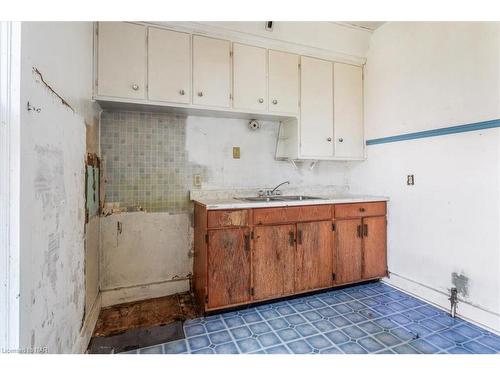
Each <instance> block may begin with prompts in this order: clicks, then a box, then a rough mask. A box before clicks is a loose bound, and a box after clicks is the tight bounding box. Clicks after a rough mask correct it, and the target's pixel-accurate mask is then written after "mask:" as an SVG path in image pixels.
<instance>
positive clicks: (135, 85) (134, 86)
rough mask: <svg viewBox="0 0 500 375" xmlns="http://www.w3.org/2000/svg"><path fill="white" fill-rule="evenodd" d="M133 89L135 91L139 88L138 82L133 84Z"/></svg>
mask: <svg viewBox="0 0 500 375" xmlns="http://www.w3.org/2000/svg"><path fill="white" fill-rule="evenodd" d="M132 90H134V91H137V90H139V85H138V84H137V83H134V84H133V85H132Z"/></svg>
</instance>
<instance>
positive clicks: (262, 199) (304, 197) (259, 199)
mask: <svg viewBox="0 0 500 375" xmlns="http://www.w3.org/2000/svg"><path fill="white" fill-rule="evenodd" d="M234 199H238V200H241V201H247V202H276V201H281V202H285V201H306V200H313V199H322V198H318V197H310V196H308V195H275V196H271V197H241V198H234Z"/></svg>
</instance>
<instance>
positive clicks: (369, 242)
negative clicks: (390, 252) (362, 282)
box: [363, 216, 387, 279]
mask: <svg viewBox="0 0 500 375" xmlns="http://www.w3.org/2000/svg"><path fill="white" fill-rule="evenodd" d="M386 249H387V219H386V218H385V216H376V217H365V218H364V219H363V278H364V279H371V278H376V277H384V276H387V254H386V252H387V251H386Z"/></svg>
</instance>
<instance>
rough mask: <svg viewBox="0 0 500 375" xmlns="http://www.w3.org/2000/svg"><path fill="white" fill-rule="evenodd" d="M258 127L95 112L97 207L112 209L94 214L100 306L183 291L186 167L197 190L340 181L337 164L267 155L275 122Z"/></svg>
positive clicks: (187, 265) (188, 213)
mask: <svg viewBox="0 0 500 375" xmlns="http://www.w3.org/2000/svg"><path fill="white" fill-rule="evenodd" d="M261 125H262V127H261V129H260V130H258V131H252V130H249V129H248V127H247V121H246V120H239V119H227V118H225V119H219V118H211V117H195V116H190V117H183V116H180V115H173V114H165V113H163V114H159V113H142V112H104V113H103V115H102V117H101V148H102V158H103V168H104V184H105V198H104V199H105V206H106V207H107V210H108V211H109V210H111V209H113V207H114V208H115V209H116V210H118V211H119V212H120V211H121V212H120V213H114V214H111V215H109V216H103V217H101V288H102V290H103V305H110V304H115V303H120V302H125V301H131V300H135V299H142V298H147V297H154V296H160V295H166V294H171V293H174V292H180V291H185V290H188V288H189V282H188V281H187V280H186V279H185V277H186V276H188V275H189V274H190V273H191V272H192V248H193V228H192V225H193V224H192V204H191V203H190V201H189V190H190V189H192V188H193V180H194V175H195V174H199V175H200V176H201V178H202V186H203V188H233V189H234V188H246V187H249V188H254V187H257V188H259V187H260V188H263V187H268V186H274V185H277V184H278V183H280V182H282V181H284V180H290V182H291V185H292V186H293V187H300V186H304V185H307V186H310V185H341V186H344V185H346V182H347V181H346V169H345V165H346V164H345V163H343V162H338V163H328V162H324V163H319V164H318V165H317V166H316V167H315V168H314V169H313V170H309V168H308V166H307V165H306V166H302V167H300V168H299V169H295V168H294V167H293V166H292V165H291V164H289V163H288V162H283V161H276V160H274V152H275V148H276V140H277V136H278V127H279V124H278V123H277V122H269V121H262V122H261ZM233 146H236V147H240V150H241V158H240V159H233V158H232V148H233ZM141 210H144V212H142V211H141ZM130 211H135V212H130ZM175 280H178V281H177V282H176V281H175Z"/></svg>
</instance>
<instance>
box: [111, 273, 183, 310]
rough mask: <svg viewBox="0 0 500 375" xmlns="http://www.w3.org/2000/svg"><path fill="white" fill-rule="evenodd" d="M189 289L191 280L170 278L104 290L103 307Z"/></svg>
mask: <svg viewBox="0 0 500 375" xmlns="http://www.w3.org/2000/svg"><path fill="white" fill-rule="evenodd" d="M188 290H189V280H169V281H163V282H159V283H154V284H147V285H140V286H132V287H125V288H116V289H109V290H102V291H101V294H102V307H106V306H113V305H118V304H120V303H126V302H134V301H140V300H143V299H148V298H158V297H164V296H168V295H171V294H176V293H182V292H186V291H188Z"/></svg>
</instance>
